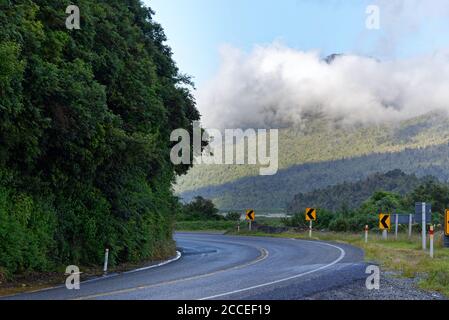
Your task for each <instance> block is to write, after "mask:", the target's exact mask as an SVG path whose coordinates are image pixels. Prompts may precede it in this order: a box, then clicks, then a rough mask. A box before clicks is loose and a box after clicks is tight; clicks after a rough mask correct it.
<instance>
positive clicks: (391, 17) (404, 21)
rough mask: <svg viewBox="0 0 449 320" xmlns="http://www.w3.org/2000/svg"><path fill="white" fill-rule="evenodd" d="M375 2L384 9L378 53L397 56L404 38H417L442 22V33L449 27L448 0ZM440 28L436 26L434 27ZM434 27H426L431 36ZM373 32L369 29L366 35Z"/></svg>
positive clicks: (376, 0) (376, 45)
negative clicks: (434, 23) (420, 33)
mask: <svg viewBox="0 0 449 320" xmlns="http://www.w3.org/2000/svg"><path fill="white" fill-rule="evenodd" d="M372 4H373V5H377V6H378V7H379V8H380V20H381V21H380V27H381V35H380V36H379V38H378V39H377V43H376V44H375V48H374V51H375V53H376V54H377V55H378V56H383V57H394V56H396V53H397V50H398V48H399V47H400V46H401V44H402V41H404V40H405V39H407V38H409V37H414V36H416V34H418V33H419V32H421V31H424V29H425V28H424V27H425V26H430V25H431V24H432V23H433V22H436V21H439V22H441V23H442V25H440V26H439V28H440V31H441V32H445V30H446V29H447V27H448V26H449V23H448V18H449V1H447V0H427V1H422V0H373V1H372ZM434 27H436V26H434ZM430 32H432V31H431V30H426V33H427V34H426V35H425V36H427V37H433V36H434V34H430ZM368 33H370V34H372V32H370V31H365V33H364V34H365V35H366V34H368Z"/></svg>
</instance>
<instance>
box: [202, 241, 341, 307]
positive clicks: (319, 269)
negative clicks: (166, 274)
mask: <svg viewBox="0 0 449 320" xmlns="http://www.w3.org/2000/svg"><path fill="white" fill-rule="evenodd" d="M291 240H294V239H291ZM302 241H303V242H312V243H314V244H317V243H318V244H323V245H326V246H330V247H333V248H336V249H338V250H340V256H339V257H338V258H337V259H336V260H335V261H333V262H331V263H329V264H327V265H324V266H322V267H319V268H317V269H313V270H310V271H307V272H304V273H300V274H297V275H295V276H291V277H288V278H283V279H279V280H275V281H271V282H267V283H263V284H259V285H256V286H252V287H248V288H244V289H239V290H234V291H230V292H225V293H221V294H217V295H214V296H210V297H206V298H201V299H198V300H211V299H216V298H220V297H225V296H230V295H233V294H236V293H240V292H245V291H249V290H254V289H258V288H263V287H268V286H271V285H273V284H277V283H281V282H285V281H288V280H293V279H297V278H300V277H303V276H306V275H308V274H311V273H315V272H318V271H321V270H323V269H327V268H329V267H332V266H333V265H335V264H337V263H339V262H340V261H341V260H343V258H344V257H345V256H346V252H345V250H344V249H342V248H340V247H337V246H335V245H333V244H329V243H326V242H318V241H308V240H302Z"/></svg>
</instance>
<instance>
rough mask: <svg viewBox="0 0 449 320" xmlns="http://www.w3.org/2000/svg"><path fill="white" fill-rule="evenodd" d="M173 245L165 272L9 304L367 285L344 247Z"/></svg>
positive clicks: (270, 294) (357, 255) (253, 296)
mask: <svg viewBox="0 0 449 320" xmlns="http://www.w3.org/2000/svg"><path fill="white" fill-rule="evenodd" d="M175 239H176V241H177V245H178V247H179V248H180V249H181V250H182V253H183V255H182V257H181V258H180V259H179V260H177V261H175V262H172V263H170V264H167V265H165V266H162V267H158V268H154V269H150V270H146V271H140V272H134V273H127V274H120V275H112V276H111V277H109V278H105V279H100V280H96V281H90V282H86V283H85V282H82V283H81V288H80V290H67V289H66V288H65V287H62V286H61V287H59V288H54V289H50V290H45V291H40V292H35V293H28V294H21V295H17V296H13V297H8V298H6V299H33V300H36V299H37V300H41V299H43V300H47V299H58V300H62V299H102V300H110V299H120V300H121V299H138V300H143V299H150V300H201V299H219V300H270V299H277V300H292V299H307V297H308V296H311V295H313V294H316V293H318V292H323V291H327V290H331V289H335V288H338V287H339V286H344V285H347V284H349V283H351V282H354V281H360V280H361V279H364V278H366V277H367V275H365V269H366V264H365V263H364V262H363V252H362V250H360V249H357V248H354V247H351V246H349V245H343V244H333V243H325V242H316V241H305V240H294V239H280V238H262V237H235V236H224V235H212V234H191V233H178V234H176V235H175ZM81 271H82V270H81Z"/></svg>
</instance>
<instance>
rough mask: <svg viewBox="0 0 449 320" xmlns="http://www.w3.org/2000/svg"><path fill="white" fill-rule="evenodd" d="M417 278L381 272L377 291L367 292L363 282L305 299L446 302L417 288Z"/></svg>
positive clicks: (441, 296) (431, 293) (436, 295)
mask: <svg viewBox="0 0 449 320" xmlns="http://www.w3.org/2000/svg"><path fill="white" fill-rule="evenodd" d="M419 281H420V279H419V278H414V279H410V278H402V277H400V276H399V274H398V273H395V272H383V276H381V280H380V289H379V290H367V289H366V286H365V281H364V280H357V281H355V282H353V283H351V284H348V285H345V286H342V287H338V288H333V289H332V290H329V291H327V292H320V293H317V294H314V295H312V296H309V297H307V299H310V300H447V298H445V297H444V296H443V295H441V294H440V293H437V292H427V291H424V290H420V289H419V288H418V287H417V284H418V282H419Z"/></svg>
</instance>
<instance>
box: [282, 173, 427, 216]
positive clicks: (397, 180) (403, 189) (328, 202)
mask: <svg viewBox="0 0 449 320" xmlns="http://www.w3.org/2000/svg"><path fill="white" fill-rule="evenodd" d="M427 179H429V178H418V177H417V176H416V175H414V174H411V175H408V174H405V173H404V172H402V171H401V170H398V169H397V170H393V171H389V172H387V173H376V174H373V175H370V176H368V177H367V178H366V179H363V180H359V181H357V182H351V183H349V182H344V183H342V184H338V185H335V186H332V187H326V188H324V189H318V190H314V191H312V192H308V193H300V194H297V195H296V196H295V197H294V198H293V201H292V202H291V203H290V204H289V205H288V208H287V211H288V212H289V213H295V212H303V211H304V209H305V208H306V207H317V208H323V209H327V210H331V211H336V210H338V209H340V208H341V207H342V206H346V207H348V208H350V209H355V208H358V207H359V206H360V205H361V204H362V203H363V202H364V201H365V200H366V199H368V198H369V197H370V196H372V194H373V193H374V192H376V191H379V190H383V191H391V192H395V193H399V194H401V195H405V194H407V193H409V192H411V191H413V190H414V189H415V188H416V187H418V186H419V185H420V184H421V183H423V182H424V180H427Z"/></svg>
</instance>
